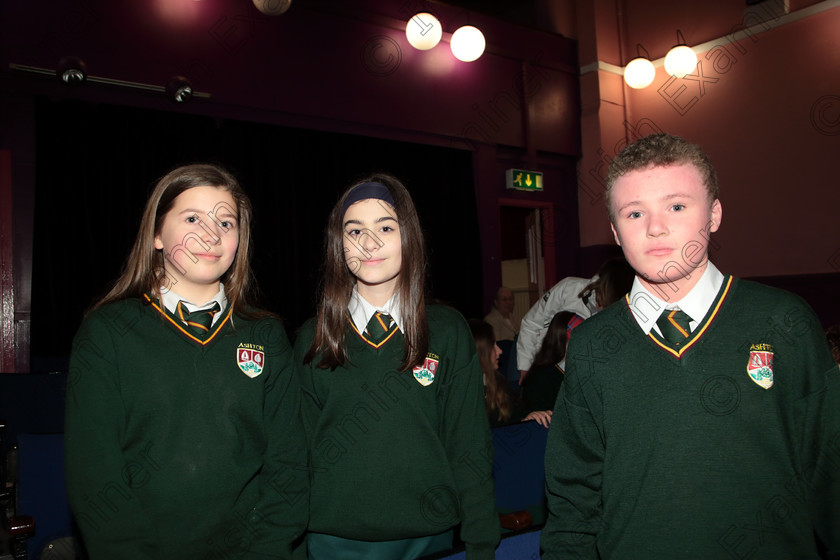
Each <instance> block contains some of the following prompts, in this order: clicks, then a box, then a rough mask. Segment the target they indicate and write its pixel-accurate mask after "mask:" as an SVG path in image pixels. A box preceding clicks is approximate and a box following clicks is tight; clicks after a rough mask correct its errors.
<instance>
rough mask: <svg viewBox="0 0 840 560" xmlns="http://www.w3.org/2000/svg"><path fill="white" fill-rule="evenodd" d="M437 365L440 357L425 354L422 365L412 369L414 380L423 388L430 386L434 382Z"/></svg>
mask: <svg viewBox="0 0 840 560" xmlns="http://www.w3.org/2000/svg"><path fill="white" fill-rule="evenodd" d="M438 363H440V357H439V356H438V355H437V354H426V359H425V360H423V365H422V366H417V367H415V368H414V379H416V380H417V382H418V383H419V384H420V385H422V386H423V387H427V386H429V385H431V384H432V383H434V381H435V372H436V371H437V367H438Z"/></svg>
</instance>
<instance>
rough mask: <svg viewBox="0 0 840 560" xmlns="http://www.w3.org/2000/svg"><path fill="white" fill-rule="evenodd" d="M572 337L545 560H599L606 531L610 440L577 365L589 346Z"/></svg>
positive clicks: (558, 412)
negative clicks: (604, 481)
mask: <svg viewBox="0 0 840 560" xmlns="http://www.w3.org/2000/svg"><path fill="white" fill-rule="evenodd" d="M582 335H583V333H580V334H578V333H577V332H576V333H575V336H574V337H572V339H571V343H570V347H569V354H568V356H567V361H566V364H567V366H568V370H567V376H566V380H565V381H564V382H563V384H562V385H561V386H560V394H559V396H558V398H557V403H556V405H555V410H554V415H553V418H552V421H551V427H550V428H549V431H548V442H547V445H546V453H545V475H546V498H547V502H548V519H547V520H546V524H545V527H544V529H543V532H542V542H541V547H542V550H543V555H542V558H543V559H544V560H567V559H587V560H597V558H598V552H597V549H596V537H597V532H598V529H599V527H600V525H601V478H602V472H603V465H604V449H605V448H604V439H603V433H602V428H601V425H600V424H599V422H598V416H597V411H598V410H600V409H601V406H600V403H599V402H597V401H598V397H597V394H596V392H595V391H593V390H592V389H593V387H592V378H591V377H590V375H589V372H588V371H586V368H585V367H584V368H581V367H580V366H579V362H578V360H577V359H576V358H577V355H578V348H582V347H583V344H585V343H586V341H584V340H582V339H583V338H585V337H583V336H582Z"/></svg>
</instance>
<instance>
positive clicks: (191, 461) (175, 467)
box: [66, 299, 308, 560]
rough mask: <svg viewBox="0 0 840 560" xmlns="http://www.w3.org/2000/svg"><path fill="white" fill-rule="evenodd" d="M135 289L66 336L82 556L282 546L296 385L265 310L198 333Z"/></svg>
mask: <svg viewBox="0 0 840 560" xmlns="http://www.w3.org/2000/svg"><path fill="white" fill-rule="evenodd" d="M161 309H162V308H160V307H158V306H157V304H154V305H149V304H147V302H145V301H141V300H139V299H128V300H124V301H120V302H117V303H114V304H111V305H108V306H105V307H102V308H99V309H97V310H95V311H93V312H92V313H90V314H89V315H88V316H87V317H86V318H85V320H84V321H83V323H82V326H81V328H80V329H79V332H78V333H77V335H76V338H75V340H74V344H73V352H72V357H71V363H70V375H69V380H68V389H67V412H66V414H67V422H66V470H67V472H66V478H67V492H68V497H69V499H70V504H71V507H72V510H73V513H74V515H75V518H76V521H77V523H78V525H79V527H80V529H81V532H82V536H83V539H84V542H85V545H86V547H87V549H88V552H89V554H90V557H91V559H92V560H100V559H101V560H114V559H119V560H126V559H131V560H134V559H137V560H141V559H142V560H161V559H172V560H192V559H196V560H204V559H234V558H242V559H251V558H290V554H291V552H290V544H291V542H292V540H293V539H295V538H296V537H297V536H299V535H300V534H301V533H302V532H303V530H304V528H305V526H306V513H307V486H308V480H307V479H308V476H307V474H306V471H305V468H306V467H305V465H306V451H305V439H304V436H303V430H302V427H301V425H300V415H299V410H300V409H299V404H300V397H299V391H300V390H299V387H298V384H297V378H296V376H295V375H294V372H293V368H292V367H291V357H292V351H291V347H290V346H289V342H288V340H287V338H286V335H285V331H284V329H283V327H282V325H281V324H280V322H279V321H277V320H276V319H273V318H263V319H259V320H248V319H246V318H244V317H240V316H238V315H232V314H231V312H230V310H229V309H226V310H224V311H223V318H222V319H220V320H219V321H218V322H217V324H216V325H215V326H214V327H213V328H212V329H211V331H210V333H208V336H207V338H206V339H205V340H203V341H202V340H199V339H195V338H193V337H192V336H191V335H188V334H187V333H186V331H185V329H183V328H182V327H181V326H179V325H180V322H179V321H177V319H175V318H174V317H173V316H172V315H170V314H169V313H167V312H165V311H161Z"/></svg>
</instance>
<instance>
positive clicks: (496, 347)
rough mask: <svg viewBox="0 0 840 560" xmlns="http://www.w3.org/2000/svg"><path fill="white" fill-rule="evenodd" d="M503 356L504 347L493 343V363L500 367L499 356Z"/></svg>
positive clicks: (497, 367)
mask: <svg viewBox="0 0 840 560" xmlns="http://www.w3.org/2000/svg"><path fill="white" fill-rule="evenodd" d="M501 356H502V349H501V348H499V345H498V344H496V343H495V342H494V343H493V365H494V366H495V367H496V369H497V370H498V369H499V358H500V357H501Z"/></svg>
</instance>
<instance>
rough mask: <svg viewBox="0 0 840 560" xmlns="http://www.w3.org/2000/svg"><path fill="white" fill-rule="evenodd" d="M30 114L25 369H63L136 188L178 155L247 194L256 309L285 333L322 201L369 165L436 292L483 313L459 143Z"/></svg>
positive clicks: (129, 233)
mask: <svg viewBox="0 0 840 560" xmlns="http://www.w3.org/2000/svg"><path fill="white" fill-rule="evenodd" d="M37 122H38V125H37V154H36V155H37V162H36V164H37V183H36V195H35V196H36V203H35V204H36V208H35V239H34V251H33V252H34V255H33V286H32V364H33V371H43V370H56V369H59V370H60V369H62V367H66V360H67V358H68V356H69V352H70V347H71V342H72V338H73V335H74V334H75V332H76V330H77V328H78V326H79V324H80V322H81V319H82V316H83V314H84V312H85V310H86V309H87V308H88V307H90V305H91V304H92V303H93V302H94V301H95V300H96V298H97V297H99V296H101V295H102V294H104V293H105V291H107V288H108V287H109V286H110V283H111V282H113V281H114V280H115V279H116V277H117V275H118V274H119V272H120V270H121V268H122V265H123V263H124V261H125V259H126V257H127V256H128V252H129V250H130V248H131V245H132V243H133V241H134V237H135V235H136V233H137V228H138V226H139V222H140V216H141V213H142V209H143V206H144V204H145V201H146V197H147V195H148V194H149V192H150V191H151V190H152V188H153V187H154V184H155V183H156V181H157V179H158V178H159V177H161V176H162V175H164V174H165V173H166V172H167V171H169V170H170V169H171V168H173V167H175V166H177V165H180V164H185V163H193V162H204V161H209V162H214V163H219V164H221V165H224V166H225V167H227V168H228V169H230V170H231V171H233V172H234V174H235V175H236V176H237V177H238V178H239V180H240V181H241V182H242V184H243V186H244V188H245V190H246V191H247V192H248V194H249V195H250V196H251V199H252V202H253V204H254V208H255V212H256V220H255V224H254V229H253V238H254V251H253V262H252V265H253V268H254V272H255V274H256V277H257V281H258V283H259V287H260V289H261V293H262V297H261V300H262V305H263V307H265V308H267V309H270V310H272V311H274V312H276V313H278V314H280V315H281V316H282V317H284V319H285V320H286V325H287V329H288V331H289V335H290V337H293V336H294V332H295V329H297V327H298V326H300V324H301V323H302V322H303V321H304V320H305V319H306V318H308V317H310V316H311V315H312V314H313V313H314V301H315V287H316V283H317V277H318V276H317V275H318V268H319V266H320V262H321V255H322V243H323V229H324V226H325V224H326V218H327V214H328V213H329V210H330V209H331V207H332V205H333V204H334V203H335V201H336V199H337V198H338V196H339V194H340V193H341V192H342V191H343V189H344V188H345V187H346V186H347V185H348V184H349V183H350V182H352V181H353V180H355V179H357V178H359V177H360V176H363V175H365V174H367V173H369V172H375V171H385V172H389V173H392V174H394V175H396V176H397V177H399V178H400V179H401V180H403V181H404V182H405V183H406V185H407V186H408V188H409V190H410V191H411V193H412V196H413V197H414V200H415V203H416V204H417V207H418V212H419V215H420V218H421V222H422V224H423V226H424V229H425V231H426V241H427V244H428V247H429V252H430V263H431V275H430V279H431V286H432V292H433V295H434V296H435V297H437V298H438V299H440V300H442V301H444V302H446V303H449V304H450V305H452V306H454V307H456V308H457V309H459V310H460V311H461V312H462V313H464V314H465V315H467V316H479V315H480V314H481V297H480V296H481V289H480V286H481V263H480V244H479V239H478V221H477V216H476V203H475V189H474V185H473V171H472V157H471V154H470V153H469V152H465V151H462V150H457V149H452V148H441V147H433V146H426V145H420V144H411V143H405V142H396V141H388V140H381V139H376V138H369V137H360V136H352V135H344V134H334V133H325V132H316V131H311V130H301V129H293V128H285V127H279V126H272V125H264V124H256V123H250V122H241V121H233V120H220V119H216V118H212V117H205V116H195V115H185V114H181V113H175V112H171V113H170V112H161V111H151V110H144V109H136V108H126V107H117V106H111V105H102V104H93V103H86V102H79V101H53V100H47V99H42V100H39V102H38V105H37Z"/></svg>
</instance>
